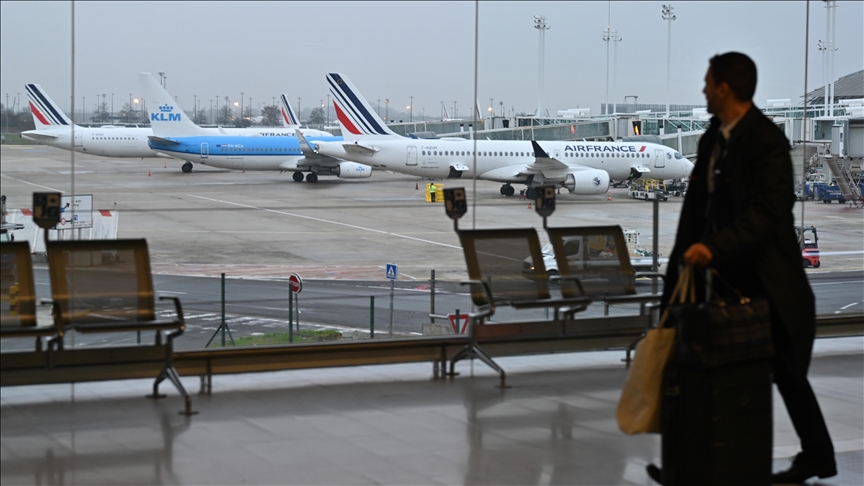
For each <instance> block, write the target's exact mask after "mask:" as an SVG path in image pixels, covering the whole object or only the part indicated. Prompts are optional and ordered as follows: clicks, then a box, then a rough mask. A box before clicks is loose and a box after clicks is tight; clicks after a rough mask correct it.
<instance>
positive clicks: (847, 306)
mask: <svg viewBox="0 0 864 486" xmlns="http://www.w3.org/2000/svg"><path fill="white" fill-rule="evenodd" d="M853 305H858V302H852V303H851V304H849V305H844V306H843V307H841V308H840V310H846V309H848V308H850V307H852V306H853Z"/></svg>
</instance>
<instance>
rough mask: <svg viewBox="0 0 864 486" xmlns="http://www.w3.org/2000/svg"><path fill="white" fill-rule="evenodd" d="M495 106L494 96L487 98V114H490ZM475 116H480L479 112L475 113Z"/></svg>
mask: <svg viewBox="0 0 864 486" xmlns="http://www.w3.org/2000/svg"><path fill="white" fill-rule="evenodd" d="M494 106H495V98H489V116H492V111H493V110H494ZM477 116H480V113H477Z"/></svg>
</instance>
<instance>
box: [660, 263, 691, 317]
mask: <svg viewBox="0 0 864 486" xmlns="http://www.w3.org/2000/svg"><path fill="white" fill-rule="evenodd" d="M693 271H694V270H693V266H692V265H684V266H682V267H681V269H680V271H679V272H678V282H677V283H676V284H675V288H674V289H673V290H672V295H670V296H669V305H672V304H676V303H677V304H687V303H690V304H695V303H696V287H695V281H694V280H695V279H694V278H693ZM676 300H677V302H676ZM668 319H669V306H667V307H666V310H665V311H664V312H663V316H662V317H661V318H660V324H658V327H666V321H667V320H668Z"/></svg>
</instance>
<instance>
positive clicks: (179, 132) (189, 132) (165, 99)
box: [138, 73, 207, 137]
mask: <svg viewBox="0 0 864 486" xmlns="http://www.w3.org/2000/svg"><path fill="white" fill-rule="evenodd" d="M138 79H139V80H140V81H141V89H142V90H143V93H144V97H145V98H144V99H146V100H147V101H148V103H147V112H148V113H147V114H148V118H149V120H150V126H151V127H153V135H155V136H157V137H195V136H200V135H205V134H207V131H206V130H204V129H203V128H201V127H199V126H198V125H196V124H195V123H194V122H193V121H192V120H190V119H189V117H188V116H186V113H184V112H183V110H181V109H180V107H179V106H177V102H175V101H174V98H172V97H171V95H170V94H168V92H167V91H165V88H163V87H162V86H161V85H160V84H159V81H156V78H155V77H153V75H152V74H150V73H140V74H139V75H138Z"/></svg>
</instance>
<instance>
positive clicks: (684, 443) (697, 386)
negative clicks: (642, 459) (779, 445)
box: [662, 360, 773, 486]
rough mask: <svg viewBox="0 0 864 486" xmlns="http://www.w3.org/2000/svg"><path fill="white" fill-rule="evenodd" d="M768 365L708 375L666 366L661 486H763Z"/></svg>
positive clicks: (768, 433) (768, 454)
mask: <svg viewBox="0 0 864 486" xmlns="http://www.w3.org/2000/svg"><path fill="white" fill-rule="evenodd" d="M771 369H772V365H771V362H770V361H767V360H763V361H756V362H747V363H739V364H733V365H728V366H723V367H719V368H713V369H700V368H693V367H682V366H678V365H675V364H670V366H669V367H668V368H667V370H666V373H665V377H664V397H663V398H664V402H663V412H662V413H663V420H662V434H663V439H662V460H663V470H662V471H663V472H662V474H663V484H664V485H665V486H672V485H695V484H699V485H732V484H734V485H757V484H758V485H769V484H771V465H772V441H773V434H772V430H773V427H772V426H773V424H772V420H773V418H772V405H771V397H772V390H771V381H772V376H771Z"/></svg>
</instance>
